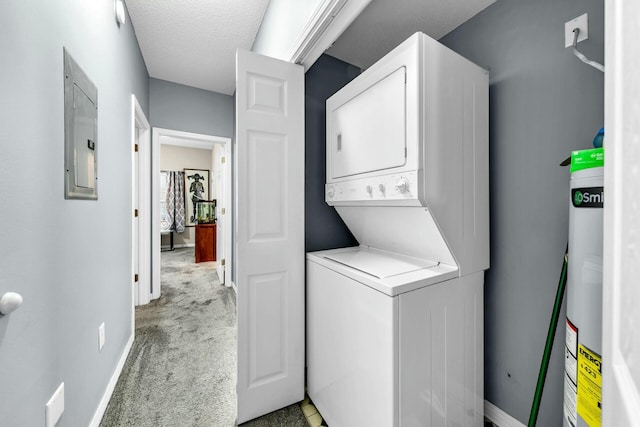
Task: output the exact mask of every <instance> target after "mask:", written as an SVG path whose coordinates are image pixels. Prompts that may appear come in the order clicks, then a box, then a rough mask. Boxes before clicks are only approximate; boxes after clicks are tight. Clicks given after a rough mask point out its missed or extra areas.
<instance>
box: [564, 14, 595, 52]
mask: <svg viewBox="0 0 640 427" xmlns="http://www.w3.org/2000/svg"><path fill="white" fill-rule="evenodd" d="M575 28H578V29H579V30H580V33H579V34H578V43H580V42H581V41H583V40H586V39H588V38H589V15H588V14H586V13H584V14H582V15H580V16H578V17H577V18H574V19H572V20H571V21H567V22H565V23H564V47H571V46H573V37H574V34H573V30H574V29H575Z"/></svg>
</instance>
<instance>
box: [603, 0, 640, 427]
mask: <svg viewBox="0 0 640 427" xmlns="http://www.w3.org/2000/svg"><path fill="white" fill-rule="evenodd" d="M639 10H640V7H638V5H637V4H636V3H633V2H629V3H625V2H619V1H614V0H605V66H606V73H605V119H604V122H605V128H606V135H607V136H606V138H607V139H606V142H605V145H604V148H605V156H606V159H605V160H606V161H605V164H604V182H605V191H606V194H607V195H606V202H605V204H604V242H603V246H604V248H603V268H604V274H603V288H602V294H603V301H602V302H603V304H602V305H603V312H602V320H603V322H602V372H603V376H602V401H603V409H602V425H631V424H632V423H633V422H634V421H633V420H637V418H638V415H639V414H640V410H638V407H639V406H638V405H639V403H640V384H638V379H637V378H634V376H633V375H632V373H631V372H630V370H629V365H628V362H627V358H629V357H637V356H638V349H637V348H635V347H634V346H633V345H628V344H627V345H626V346H625V340H627V339H628V338H627V337H628V335H629V330H628V325H625V324H624V323H623V321H622V320H623V319H625V318H626V317H627V316H626V315H627V313H628V311H630V310H633V309H634V308H635V307H636V305H634V303H637V302H638V300H639V298H640V295H639V293H638V292H633V289H635V286H636V283H637V279H636V275H635V273H636V271H637V268H635V269H634V268H633V267H634V266H636V265H637V261H638V260H639V259H640V255H639V254H638V251H637V249H635V246H637V241H638V239H637V236H638V235H639V233H640V226H639V225H638V222H637V221H632V220H630V219H631V218H633V217H634V216H635V215H634V213H637V211H638V208H637V204H636V203H635V200H634V197H633V195H635V194H637V191H638V190H640V176H639V175H638V174H637V173H634V171H633V169H634V167H635V166H636V165H637V162H638V159H640V154H638V150H637V147H634V144H636V143H637V141H638V137H639V136H640V126H639V125H638V124H637V121H635V120H632V119H630V116H631V117H632V116H633V112H634V111H637V110H638V107H639V106H640V99H639V97H638V93H639V92H638V90H637V88H638V85H634V86H635V87H631V88H630V87H629V85H628V81H629V80H630V79H632V78H633V77H632V76H635V75H636V73H637V71H638V70H640V55H639V52H640V49H638V48H637V45H636V44H634V43H633V42H632V37H631V36H632V35H634V34H635V31H636V30H637V29H638V28H640V25H639V24H638V21H637V13H634V12H637V11H639ZM634 211H635V212H634ZM637 319H638V316H634V318H632V319H631V322H633V321H634V320H637ZM631 322H629V323H631ZM625 347H626V348H625ZM636 422H637V421H636Z"/></svg>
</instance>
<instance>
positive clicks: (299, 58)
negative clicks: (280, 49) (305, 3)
mask: <svg viewBox="0 0 640 427" xmlns="http://www.w3.org/2000/svg"><path fill="white" fill-rule="evenodd" d="M369 3H371V0H324V1H323V2H322V3H320V5H319V6H318V8H317V9H316V11H315V12H314V14H313V16H312V17H311V18H310V19H309V21H308V23H307V25H306V26H305V27H304V28H303V29H302V31H301V32H300V34H299V36H298V38H297V40H296V42H295V43H294V44H293V47H292V49H291V51H290V53H289V56H288V58H289V62H294V63H296V64H301V65H304V69H305V71H306V70H308V69H309V68H310V67H311V66H312V65H313V63H314V62H316V60H317V59H318V58H319V57H320V55H322V53H323V52H324V51H325V50H327V49H328V48H329V47H331V45H332V44H333V43H334V42H335V41H336V40H337V39H338V37H340V35H341V34H342V33H343V32H344V30H346V29H347V27H348V26H349V25H351V23H352V22H353V21H354V20H355V19H356V18H357V17H358V15H360V13H361V12H362V11H363V10H364V8H365V7H367V6H368V5H369Z"/></svg>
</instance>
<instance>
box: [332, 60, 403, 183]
mask: <svg viewBox="0 0 640 427" xmlns="http://www.w3.org/2000/svg"><path fill="white" fill-rule="evenodd" d="M406 70H407V69H406V67H404V66H403V67H399V68H397V69H396V70H395V71H393V72H391V73H390V74H388V75H387V76H386V77H384V78H382V79H380V80H378V81H377V82H376V83H375V84H373V85H372V86H369V87H368V88H366V89H364V90H363V91H361V92H359V93H357V94H355V95H354V96H353V97H351V98H350V99H348V100H347V101H346V102H344V103H342V104H340V105H337V106H335V105H334V104H332V103H329V104H328V105H327V107H328V112H327V115H328V123H327V135H328V138H327V142H328V144H329V147H328V148H329V156H330V157H331V158H330V167H329V169H330V171H329V173H330V178H331V179H336V178H344V177H348V176H352V175H357V174H362V173H367V172H375V171H380V170H385V169H391V168H397V167H401V166H404V165H405V163H406V156H407V150H406V146H407V129H406V126H407V120H406V111H407V96H406V95H407V94H406ZM328 178H329V177H328Z"/></svg>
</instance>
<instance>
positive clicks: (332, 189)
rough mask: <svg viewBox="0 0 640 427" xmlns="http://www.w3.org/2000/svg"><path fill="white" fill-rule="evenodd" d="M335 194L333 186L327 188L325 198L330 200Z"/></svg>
mask: <svg viewBox="0 0 640 427" xmlns="http://www.w3.org/2000/svg"><path fill="white" fill-rule="evenodd" d="M335 194H336V189H335V188H333V185H331V186H329V188H327V197H329V198H330V199H332V198H333V196H334V195H335Z"/></svg>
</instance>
